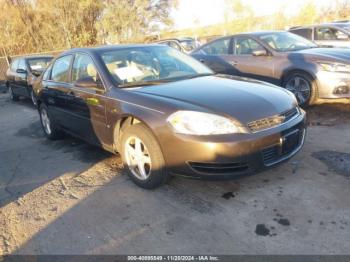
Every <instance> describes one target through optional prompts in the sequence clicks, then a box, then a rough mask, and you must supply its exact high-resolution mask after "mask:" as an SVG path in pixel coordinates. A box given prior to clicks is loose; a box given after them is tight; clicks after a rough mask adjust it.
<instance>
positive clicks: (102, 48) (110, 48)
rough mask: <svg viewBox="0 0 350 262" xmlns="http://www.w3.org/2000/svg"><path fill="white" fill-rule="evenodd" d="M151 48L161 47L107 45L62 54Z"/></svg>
mask: <svg viewBox="0 0 350 262" xmlns="http://www.w3.org/2000/svg"><path fill="white" fill-rule="evenodd" d="M150 46H154V47H156V46H160V45H158V44H156V43H154V44H123V45H105V46H96V47H82V48H73V49H70V50H67V51H65V52H64V53H62V55H64V54H70V53H75V52H87V53H100V52H108V51H113V50H122V49H126V48H139V47H150Z"/></svg>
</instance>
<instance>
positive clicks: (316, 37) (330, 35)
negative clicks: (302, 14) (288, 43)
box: [289, 21, 350, 48]
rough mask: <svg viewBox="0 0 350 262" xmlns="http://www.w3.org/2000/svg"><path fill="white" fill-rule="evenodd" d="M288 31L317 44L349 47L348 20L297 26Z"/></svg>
mask: <svg viewBox="0 0 350 262" xmlns="http://www.w3.org/2000/svg"><path fill="white" fill-rule="evenodd" d="M289 32H291V33H293V34H297V35H300V36H302V37H305V38H307V39H309V40H311V41H313V42H315V43H316V44H317V45H319V46H323V47H341V48H350V21H339V22H333V23H328V24H321V25H311V26H297V27H292V28H291V29H289Z"/></svg>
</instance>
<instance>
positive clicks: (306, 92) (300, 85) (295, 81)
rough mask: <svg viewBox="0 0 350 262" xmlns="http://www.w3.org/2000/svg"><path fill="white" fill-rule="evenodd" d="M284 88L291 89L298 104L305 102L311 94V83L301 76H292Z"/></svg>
mask: <svg viewBox="0 0 350 262" xmlns="http://www.w3.org/2000/svg"><path fill="white" fill-rule="evenodd" d="M286 89H287V90H289V91H291V92H292V93H293V94H294V95H295V97H296V99H297V100H298V103H299V104H300V105H302V104H304V103H306V102H307V101H308V100H309V99H310V96H311V85H310V83H309V81H307V80H306V79H304V78H303V77H301V76H294V77H292V78H291V79H289V81H288V82H287V84H286Z"/></svg>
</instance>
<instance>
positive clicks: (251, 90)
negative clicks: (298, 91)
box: [133, 76, 296, 123]
mask: <svg viewBox="0 0 350 262" xmlns="http://www.w3.org/2000/svg"><path fill="white" fill-rule="evenodd" d="M133 92H137V93H139V94H140V93H142V94H144V95H148V96H156V97H158V98H163V99H166V100H170V101H171V102H172V103H175V104H176V103H177V102H178V105H179V109H180V110H190V109H191V108H192V106H195V107H196V108H198V107H199V108H201V109H202V110H203V111H206V112H211V113H216V114H222V115H227V116H230V117H232V118H234V119H236V120H238V121H240V122H241V123H248V122H250V121H253V120H257V119H261V118H265V117H268V116H273V115H276V114H279V113H282V112H284V111H286V110H289V109H291V108H293V107H295V106H296V104H295V99H294V98H293V97H292V96H291V95H290V93H288V92H287V91H286V90H284V89H282V88H279V87H277V86H273V85H271V84H267V83H264V82H260V81H255V80H249V79H246V78H239V77H230V76H205V77H198V78H193V79H188V80H181V81H176V82H171V83H166V84H160V85H154V86H146V87H142V88H139V89H134V90H133ZM184 105H189V108H183V107H184Z"/></svg>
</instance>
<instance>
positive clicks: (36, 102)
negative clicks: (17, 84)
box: [30, 89, 38, 106]
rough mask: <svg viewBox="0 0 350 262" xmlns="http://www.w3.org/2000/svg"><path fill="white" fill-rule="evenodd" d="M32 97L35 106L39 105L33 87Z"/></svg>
mask: <svg viewBox="0 0 350 262" xmlns="http://www.w3.org/2000/svg"><path fill="white" fill-rule="evenodd" d="M30 98H31V99H32V103H33V105H34V106H37V105H38V101H37V99H36V96H35V94H34V91H33V89H32V90H31V91H30Z"/></svg>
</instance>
